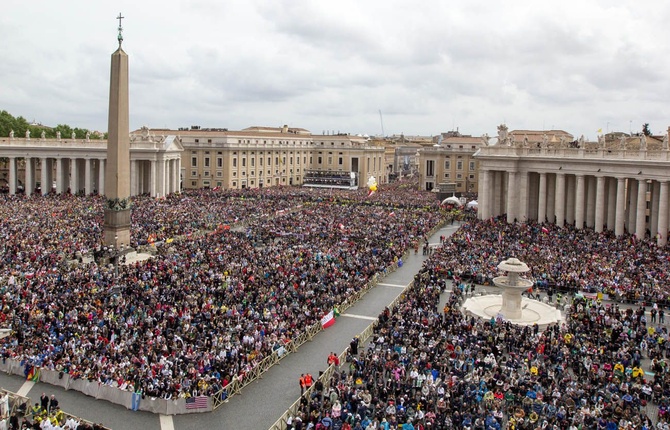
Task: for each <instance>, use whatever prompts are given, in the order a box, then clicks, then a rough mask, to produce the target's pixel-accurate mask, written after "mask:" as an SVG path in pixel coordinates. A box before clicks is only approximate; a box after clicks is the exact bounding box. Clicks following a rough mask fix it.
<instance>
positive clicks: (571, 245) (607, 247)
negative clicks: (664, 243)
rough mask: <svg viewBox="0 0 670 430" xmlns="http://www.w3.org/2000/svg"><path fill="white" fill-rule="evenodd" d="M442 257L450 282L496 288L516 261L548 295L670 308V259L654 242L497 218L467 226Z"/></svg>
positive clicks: (610, 233) (438, 251) (448, 246)
mask: <svg viewBox="0 0 670 430" xmlns="http://www.w3.org/2000/svg"><path fill="white" fill-rule="evenodd" d="M437 253H438V254H439V255H438V258H439V260H440V261H441V264H442V267H443V268H444V269H445V270H446V273H447V275H448V276H453V275H456V276H460V277H469V278H472V279H473V280H474V281H476V282H477V283H480V284H489V285H493V283H492V279H493V277H495V276H497V270H498V269H497V265H498V264H499V263H500V262H501V261H502V260H504V259H506V258H507V257H509V256H514V257H516V258H518V259H520V260H521V261H524V262H525V263H526V264H528V267H530V269H531V275H530V276H531V278H532V279H533V280H534V281H535V282H536V284H537V286H539V287H541V288H543V289H548V288H552V289H554V290H556V291H562V292H563V293H566V292H568V293H576V292H587V293H603V294H604V295H606V296H607V297H609V298H611V299H616V300H620V301H629V302H649V303H651V302H658V303H667V302H666V299H667V295H668V289H667V282H668V273H670V254H669V253H668V250H667V248H665V247H658V246H657V245H656V243H655V241H653V240H649V239H645V240H639V239H637V240H636V239H635V238H634V237H633V236H630V235H621V236H615V235H614V233H613V232H612V231H605V232H602V233H596V232H595V231H594V230H593V229H580V230H577V229H575V228H574V227H573V226H566V227H562V228H559V227H557V226H556V225H555V224H546V223H545V224H538V223H535V222H532V221H530V222H528V223H524V224H521V223H511V224H507V223H506V222H505V220H504V218H492V219H490V220H486V221H478V222H470V223H467V224H465V225H464V226H463V228H462V229H460V230H459V231H458V232H457V233H456V234H454V236H453V238H452V239H451V240H450V241H449V242H448V243H447V244H446V245H445V246H444V247H441V248H440V249H438V250H437Z"/></svg>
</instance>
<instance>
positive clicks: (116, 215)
mask: <svg viewBox="0 0 670 430" xmlns="http://www.w3.org/2000/svg"><path fill="white" fill-rule="evenodd" d="M104 238H105V245H107V246H109V245H114V247H115V248H116V249H119V248H120V247H121V245H123V246H125V247H128V246H130V208H128V209H123V210H113V209H105V230H104Z"/></svg>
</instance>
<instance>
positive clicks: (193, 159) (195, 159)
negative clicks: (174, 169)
mask: <svg viewBox="0 0 670 430" xmlns="http://www.w3.org/2000/svg"><path fill="white" fill-rule="evenodd" d="M191 167H198V157H191Z"/></svg>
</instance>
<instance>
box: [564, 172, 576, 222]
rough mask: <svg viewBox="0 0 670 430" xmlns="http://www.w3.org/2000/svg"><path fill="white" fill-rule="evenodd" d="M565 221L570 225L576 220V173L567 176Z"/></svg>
mask: <svg viewBox="0 0 670 430" xmlns="http://www.w3.org/2000/svg"><path fill="white" fill-rule="evenodd" d="M565 194H566V202H565V221H566V222H567V223H568V225H572V224H573V223H574V222H575V175H566V176H565Z"/></svg>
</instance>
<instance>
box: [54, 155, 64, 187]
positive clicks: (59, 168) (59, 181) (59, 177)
mask: <svg viewBox="0 0 670 430" xmlns="http://www.w3.org/2000/svg"><path fill="white" fill-rule="evenodd" d="M65 180H66V177H65V160H64V159H62V158H57V159H56V194H63V193H64V192H65V190H64V189H63V185H64V184H65Z"/></svg>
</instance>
